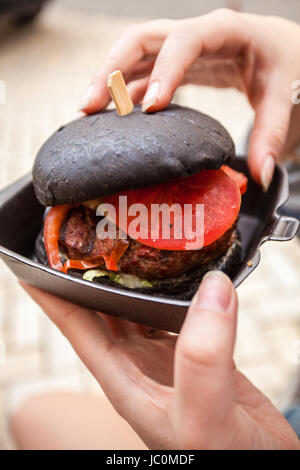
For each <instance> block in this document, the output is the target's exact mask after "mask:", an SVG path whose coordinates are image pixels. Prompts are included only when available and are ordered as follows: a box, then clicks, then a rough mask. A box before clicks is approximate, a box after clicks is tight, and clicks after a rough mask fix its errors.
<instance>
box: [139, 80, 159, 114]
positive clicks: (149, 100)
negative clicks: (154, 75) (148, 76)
mask: <svg viewBox="0 0 300 470" xmlns="http://www.w3.org/2000/svg"><path fill="white" fill-rule="evenodd" d="M158 98H159V81H157V80H156V81H155V82H153V83H151V85H150V87H149V88H148V90H147V93H146V94H145V96H144V100H143V107H142V111H143V112H145V111H147V109H149V108H151V106H153V105H154V104H155V103H156V102H157V100H158Z"/></svg>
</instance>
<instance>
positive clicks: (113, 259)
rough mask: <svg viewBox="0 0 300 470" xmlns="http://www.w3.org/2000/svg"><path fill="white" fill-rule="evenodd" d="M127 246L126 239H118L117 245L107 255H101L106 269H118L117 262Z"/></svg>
mask: <svg viewBox="0 0 300 470" xmlns="http://www.w3.org/2000/svg"><path fill="white" fill-rule="evenodd" d="M128 246H129V242H128V240H122V239H121V240H119V241H118V243H117V246H116V247H115V248H114V249H113V251H112V252H111V254H110V255H109V256H104V255H103V258H104V260H105V264H106V269H108V270H109V271H118V266H117V263H118V262H119V260H120V259H121V257H122V255H123V253H124V251H126V250H127V248H128Z"/></svg>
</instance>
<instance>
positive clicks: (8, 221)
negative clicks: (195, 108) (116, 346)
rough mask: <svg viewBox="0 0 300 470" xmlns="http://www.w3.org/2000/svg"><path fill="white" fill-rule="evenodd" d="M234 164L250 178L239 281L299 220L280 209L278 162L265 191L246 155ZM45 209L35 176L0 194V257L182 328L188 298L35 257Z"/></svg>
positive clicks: (96, 302)
mask: <svg viewBox="0 0 300 470" xmlns="http://www.w3.org/2000/svg"><path fill="white" fill-rule="evenodd" d="M232 166H233V168H235V169H236V170H238V171H243V172H244V173H246V174H247V176H248V178H249V184H248V191H247V192H246V194H245V195H244V196H243V201H242V207H241V212H240V218H239V223H238V229H239V232H240V234H241V240H242V250H243V262H242V263H241V265H240V266H239V268H238V269H237V271H236V273H235V274H234V275H233V278H232V280H233V282H234V285H235V286H238V285H239V284H241V282H243V281H244V279H245V278H246V277H247V276H249V274H250V273H251V272H252V271H253V270H254V269H255V268H256V266H257V265H258V263H259V261H260V252H259V247H260V245H261V244H262V243H264V242H265V241H267V240H280V241H286V240H290V239H292V238H293V237H294V236H295V234H296V232H297V228H298V225H299V222H298V221H297V220H296V219H294V218H292V217H287V216H280V215H278V213H277V210H278V208H279V207H280V206H281V205H282V204H283V203H284V202H285V201H286V200H287V198H288V177H287V173H286V171H285V170H284V169H283V168H282V167H281V166H279V165H277V166H276V169H275V174H274V178H273V181H272V184H271V186H270V188H269V190H268V192H267V193H264V192H263V191H262V189H261V188H260V187H259V186H258V185H257V184H256V183H254V181H253V180H252V179H251V177H250V175H249V171H248V168H247V164H246V160H245V159H244V158H242V157H238V158H237V159H236V160H235V162H234V164H233V165H232ZM43 213H44V208H43V207H42V206H41V205H40V204H39V202H38V201H37V199H36V197H35V194H34V190H33V185H32V180H31V175H26V176H24V177H23V178H21V179H20V180H18V181H16V182H15V183H14V184H12V185H11V186H9V187H8V188H6V189H4V190H3V191H2V192H1V193H0V256H1V258H2V259H3V260H4V262H5V263H6V264H7V265H8V267H9V268H10V269H11V270H12V272H13V273H14V274H15V275H16V276H17V277H18V278H19V279H22V280H23V281H25V282H27V283H29V284H32V285H34V286H37V287H39V288H41V289H44V290H45V291H48V292H50V293H52V294H55V295H58V296H60V297H62V298H64V299H67V300H70V301H72V302H75V303H77V304H79V305H82V306H84V307H88V308H90V309H93V310H98V311H101V312H103V313H106V314H110V315H114V316H118V317H123V318H125V319H127V320H130V321H134V322H137V323H141V324H144V325H149V326H151V327H153V328H159V329H163V330H168V331H173V332H178V331H179V330H180V327H181V325H182V322H183V320H184V318H185V315H186V311H187V308H188V306H189V303H190V302H189V301H183V300H174V299H168V298H164V297H155V296H151V295H144V294H141V293H135V292H134V291H130V290H124V289H120V288H118V287H111V286H104V285H101V284H98V283H92V282H89V281H84V280H82V279H78V278H76V277H73V276H71V275H68V274H63V273H60V272H58V271H55V270H53V269H51V268H49V267H47V266H44V265H42V264H40V263H37V262H35V261H34V256H33V251H34V242H35V239H36V237H37V234H38V232H39V230H40V229H41V226H42V218H43Z"/></svg>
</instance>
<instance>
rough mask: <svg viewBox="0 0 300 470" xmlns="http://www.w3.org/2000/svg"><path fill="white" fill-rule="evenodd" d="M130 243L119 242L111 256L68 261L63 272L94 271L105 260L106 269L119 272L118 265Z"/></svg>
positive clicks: (125, 241)
mask: <svg viewBox="0 0 300 470" xmlns="http://www.w3.org/2000/svg"><path fill="white" fill-rule="evenodd" d="M128 246H129V242H128V241H127V240H119V242H118V243H117V246H116V247H115V248H114V249H113V251H112V252H111V254H110V255H109V256H105V255H102V256H101V257H100V258H87V259H82V260H77V259H68V260H67V261H66V262H65V264H64V266H63V271H64V273H67V272H68V270H69V269H92V268H96V267H97V266H99V264H101V261H102V260H103V258H104V260H105V265H106V269H108V270H109V271H118V266H117V263H118V261H119V260H120V259H121V256H122V255H123V253H124V251H125V250H127V248H128Z"/></svg>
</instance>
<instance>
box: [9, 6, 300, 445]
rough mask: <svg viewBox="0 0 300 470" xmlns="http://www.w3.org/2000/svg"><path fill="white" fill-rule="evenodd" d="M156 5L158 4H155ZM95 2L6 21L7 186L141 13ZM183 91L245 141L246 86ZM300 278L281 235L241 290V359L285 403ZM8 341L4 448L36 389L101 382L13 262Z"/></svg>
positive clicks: (295, 252) (297, 253) (299, 334)
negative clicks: (115, 11)
mask: <svg viewBox="0 0 300 470" xmlns="http://www.w3.org/2000/svg"><path fill="white" fill-rule="evenodd" d="M78 1H79V0H76V3H78ZM74 3H75V1H74ZM113 3H114V2H113V1H112V0H111V2H109V4H110V5H112V4H113ZM140 3H142V2H139V5H140ZM189 3H193V2H189ZM189 3H188V5H189ZM197 3H198V2H197ZM211 3H213V2H211ZM248 3H249V2H248ZM251 3H252V2H251ZM253 3H254V2H253ZM255 3H256V4H257V3H258V2H255ZM267 3H268V2H264V5H266V4H267ZM273 3H274V4H276V5H277V6H278V5H279V3H280V4H282V2H272V4H273ZM289 3H290V4H291V5H292V6H293V8H295V5H296V2H284V5H286V6H287V5H288V4H289ZM155 4H156V2H155V1H152V2H151V5H153V11H154V6H155ZM157 4H158V2H157ZM159 4H160V5H163V2H159ZM174 4H176V5H178V4H179V3H178V2H174ZM180 4H181V2H180ZM72 5H73V4H72ZM120 5H121V3H120ZM126 5H127V6H128V3H127V4H126ZM172 5H173V2H172ZM106 8H108V6H107V4H106ZM174 8H175V7H174ZM87 10H88V9H87V7H85V8H84V9H82V10H81V11H79V10H76V9H74V8H72V9H70V5H69V6H68V3H66V2H63V1H61V2H57V3H54V4H53V5H50V6H49V9H47V10H46V11H45V12H44V14H43V15H42V16H41V18H40V20H39V21H38V22H37V23H36V24H35V26H34V27H33V28H31V29H28V28H27V29H26V28H25V29H23V30H19V31H17V32H16V31H12V30H9V29H5V28H2V29H1V32H0V49H1V55H0V80H2V81H4V82H5V84H6V104H5V105H0V120H1V127H0V155H1V157H0V158H1V172H0V188H3V187H4V186H6V185H7V184H9V183H11V182H12V181H14V180H15V179H16V178H18V177H20V176H21V175H23V174H24V173H25V172H27V171H29V170H30V169H31V166H32V162H33V159H34V156H35V154H36V152H37V150H38V148H39V147H40V145H41V144H42V143H43V141H44V140H45V139H46V138H47V137H48V135H49V134H50V133H51V132H53V131H54V130H55V129H56V128H57V127H59V126H60V125H61V124H62V123H64V122H67V121H68V120H70V119H72V118H74V117H75V116H76V111H75V110H76V107H77V103H78V100H79V98H80V95H81V93H82V92H83V91H84V90H85V88H86V86H87V84H88V82H89V79H90V77H91V75H92V73H93V72H94V69H95V67H96V65H97V64H99V63H100V62H101V60H102V58H103V57H104V55H105V53H106V51H107V49H108V47H109V46H110V45H111V44H112V42H113V41H114V40H115V39H116V38H117V37H118V36H119V35H120V32H121V31H122V30H123V29H124V28H125V27H126V26H127V25H128V24H129V23H130V22H131V21H132V20H131V19H130V18H128V16H129V14H132V11H129V9H128V11H126V16H127V17H123V16H121V15H120V16H114V17H111V16H107V15H104V14H103V13H99V12H95V11H93V12H92V14H91V12H89V11H87ZM174 11H175V10H174ZM291 11H294V10H291ZM139 12H140V13H139V15H138V16H142V14H145V16H146V11H145V10H143V11H141V10H139ZM119 13H122V11H119ZM154 16H155V15H154ZM174 16H175V15H174ZM178 99H179V100H180V102H182V103H185V104H187V105H191V106H194V107H196V108H198V109H201V110H202V111H205V112H207V113H209V114H212V115H213V116H215V117H217V118H219V119H220V120H221V121H222V122H223V123H224V124H225V125H226V126H227V127H228V129H229V131H230V132H231V133H232V135H233V136H234V138H235V141H236V143H237V145H238V148H242V142H243V140H244V137H245V135H246V133H247V130H248V128H249V125H250V123H251V119H252V111H251V109H250V108H249V106H248V105H247V103H246V101H245V99H244V98H243V97H241V96H240V95H239V94H238V93H236V92H234V91H232V90H227V91H220V90H218V91H217V90H210V89H207V88H203V89H201V90H199V89H198V90H196V89H195V88H193V87H188V88H187V89H185V90H184V91H181V92H180V94H179V96H178ZM229 111H230V112H229ZM299 279H300V246H299V242H298V241H297V240H294V241H292V242H289V243H282V244H281V243H275V242H272V243H268V244H266V245H265V246H264V247H263V249H262V262H261V265H260V266H259V268H258V269H257V270H256V272H255V273H254V274H253V275H252V276H251V278H250V279H248V280H247V281H246V282H245V283H244V284H243V285H242V286H241V287H240V288H239V290H238V292H239V301H240V316H239V330H238V341H237V347H236V362H237V365H238V366H239V367H240V368H241V369H242V371H243V372H244V373H245V374H246V375H247V376H248V377H249V378H250V379H251V380H253V381H254V383H255V384H256V385H257V386H258V387H259V388H261V389H262V390H263V391H264V392H265V393H266V394H267V395H268V396H269V397H270V398H271V399H272V400H273V401H274V402H275V403H276V404H277V405H278V404H279V403H280V402H281V398H282V393H283V391H284V389H285V387H286V384H287V382H288V380H289V377H290V375H291V374H292V373H293V372H294V371H295V369H296V365H295V360H294V359H295V358H296V354H295V352H296V350H295V348H296V347H297V344H298V343H297V341H298V342H299V340H300V282H299ZM0 340H3V341H5V342H6V345H7V361H6V364H4V365H0V447H2V448H9V447H13V443H12V441H11V438H10V435H9V432H7V429H8V428H7V423H8V420H9V416H10V414H11V412H12V411H13V410H14V409H15V407H16V406H17V404H18V403H20V402H21V401H22V400H24V398H26V397H27V396H29V395H31V394H33V393H36V392H38V391H41V390H61V389H64V390H65V389H67V390H76V391H87V390H96V389H97V390H98V388H97V386H96V384H95V382H94V380H93V379H92V378H91V377H90V375H89V373H88V372H87V371H86V370H85V369H84V367H83V366H82V365H81V363H80V362H79V360H78V359H77V358H76V356H75V355H74V353H73V352H72V350H71V349H70V347H69V346H68V344H67V343H66V341H65V339H64V338H63V337H62V336H61V335H60V334H59V333H58V332H57V331H56V329H55V328H54V327H53V325H51V324H50V323H49V321H48V320H47V319H46V318H45V317H44V316H43V315H42V314H41V312H40V311H39V309H38V307H37V306H35V305H34V304H33V302H32V301H31V300H29V299H28V298H27V297H26V295H25V294H24V293H23V292H22V291H21V289H20V288H19V286H18V285H17V283H16V281H15V279H14V277H13V276H12V274H11V273H10V272H9V271H8V269H7V268H6V267H5V266H4V265H3V264H1V265H0Z"/></svg>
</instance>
